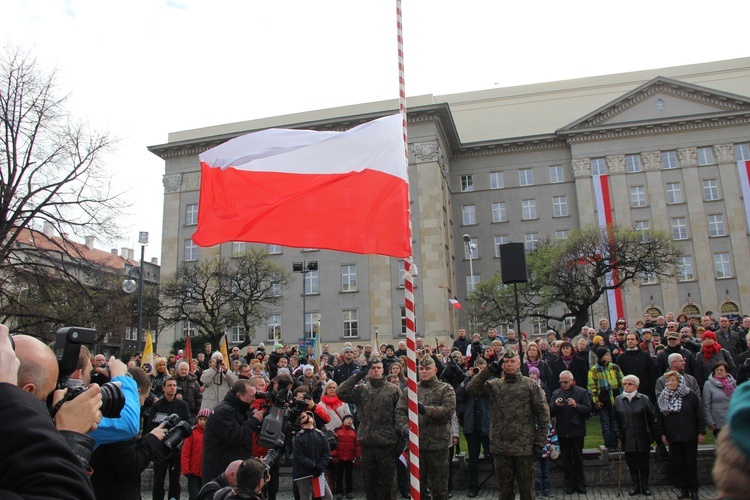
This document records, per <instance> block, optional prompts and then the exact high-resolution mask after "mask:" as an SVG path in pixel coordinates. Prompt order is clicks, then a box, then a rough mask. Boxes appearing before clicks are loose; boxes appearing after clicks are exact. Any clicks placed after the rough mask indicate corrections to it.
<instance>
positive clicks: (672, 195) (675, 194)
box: [630, 179, 719, 208]
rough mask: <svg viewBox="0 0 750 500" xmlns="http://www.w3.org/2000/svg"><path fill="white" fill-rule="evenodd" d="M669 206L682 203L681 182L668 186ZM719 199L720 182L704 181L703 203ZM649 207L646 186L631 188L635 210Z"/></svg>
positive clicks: (668, 184) (632, 203)
mask: <svg viewBox="0 0 750 500" xmlns="http://www.w3.org/2000/svg"><path fill="white" fill-rule="evenodd" d="M666 193H667V205H674V204H677V203H682V202H683V201H684V197H683V196H682V185H681V184H680V183H679V182H668V183H667V184H666ZM718 199H719V181H718V180H716V179H706V180H704V181H703V201H716V200H718ZM647 205H648V199H647V197H646V186H632V187H631V188H630V206H631V207H633V208H640V207H645V206H647Z"/></svg>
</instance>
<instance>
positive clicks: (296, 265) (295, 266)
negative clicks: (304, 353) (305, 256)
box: [292, 260, 318, 339]
mask: <svg viewBox="0 0 750 500" xmlns="http://www.w3.org/2000/svg"><path fill="white" fill-rule="evenodd" d="M317 270H318V261H316V260H311V261H310V262H292V271H293V272H295V273H302V338H303V339H304V338H305V332H306V330H305V319H307V309H306V307H307V304H306V303H305V295H306V293H305V276H306V275H307V273H309V272H311V271H317ZM312 335H313V332H312V327H311V331H310V336H311V337H312Z"/></svg>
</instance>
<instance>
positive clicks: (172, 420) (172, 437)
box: [162, 413, 193, 451]
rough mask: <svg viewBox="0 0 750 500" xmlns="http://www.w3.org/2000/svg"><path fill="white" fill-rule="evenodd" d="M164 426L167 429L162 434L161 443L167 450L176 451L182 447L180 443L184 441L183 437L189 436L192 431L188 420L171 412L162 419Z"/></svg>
mask: <svg viewBox="0 0 750 500" xmlns="http://www.w3.org/2000/svg"><path fill="white" fill-rule="evenodd" d="M163 423H164V428H165V429H169V430H168V431H167V434H166V435H165V436H164V440H163V441H162V444H163V445H164V447H165V448H166V449H168V450H169V451H178V450H180V449H181V448H182V444H183V443H184V442H185V438H187V437H190V435H191V434H192V433H193V428H192V427H191V426H190V423H189V422H185V421H184V420H181V419H180V416H179V415H178V414H176V413H172V414H171V415H170V416H168V417H167V418H165V419H164V420H163Z"/></svg>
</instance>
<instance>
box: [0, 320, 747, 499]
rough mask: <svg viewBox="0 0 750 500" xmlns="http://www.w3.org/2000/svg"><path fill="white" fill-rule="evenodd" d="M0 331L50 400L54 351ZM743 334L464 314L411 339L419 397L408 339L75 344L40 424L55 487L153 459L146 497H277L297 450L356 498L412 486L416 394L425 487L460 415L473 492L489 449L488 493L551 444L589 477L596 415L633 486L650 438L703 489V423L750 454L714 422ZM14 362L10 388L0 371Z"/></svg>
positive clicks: (321, 490)
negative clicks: (152, 351) (111, 385)
mask: <svg viewBox="0 0 750 500" xmlns="http://www.w3.org/2000/svg"><path fill="white" fill-rule="evenodd" d="M6 340H7V341H9V342H10V341H11V340H12V341H13V343H14V345H13V349H14V350H15V354H11V355H12V356H13V357H14V359H17V360H20V368H19V367H16V368H15V370H16V371H17V376H16V377H15V379H13V378H11V377H10V376H9V375H8V376H6V379H7V380H6V379H4V380H2V382H6V384H2V385H0V390H2V391H4V392H7V393H8V394H7V398H8V399H7V400H8V401H12V402H13V404H18V405H25V407H26V410H25V411H26V412H27V413H39V412H40V408H41V409H42V410H43V411H44V412H46V411H47V408H46V407H45V406H44V404H43V403H42V402H45V401H47V399H48V396H49V395H50V393H51V392H53V390H54V389H55V380H56V378H57V372H56V370H55V367H56V358H55V355H54V353H53V351H52V350H51V349H50V348H49V347H47V346H46V345H44V344H42V343H41V342H39V341H37V340H36V339H32V338H31V337H26V336H23V335H17V336H13V337H11V336H8V335H7V329H4V327H0V347H4V345H3V342H4V341H6ZM436 340H437V339H436ZM749 347H750V317H748V318H743V319H741V320H740V321H738V322H735V324H731V322H730V321H729V319H728V318H726V317H721V318H719V319H718V321H714V320H713V317H712V316H711V315H710V314H706V316H704V317H702V318H700V319H699V320H696V319H694V318H690V319H688V318H685V317H678V318H677V319H676V320H672V318H670V317H661V316H660V317H658V318H655V319H653V320H652V318H650V317H649V315H648V314H647V315H645V317H644V318H643V319H642V320H638V321H637V322H636V323H635V326H634V327H632V328H629V327H628V324H627V322H626V321H625V320H624V319H619V320H618V321H617V322H616V324H615V327H614V329H611V328H610V325H609V322H608V321H607V320H606V319H602V320H601V321H600V322H599V324H598V328H593V327H584V328H583V329H582V331H581V333H580V335H578V336H576V337H575V338H561V336H560V335H559V334H558V333H557V332H555V331H552V330H550V331H549V332H547V334H546V335H545V336H541V337H538V338H535V339H530V338H527V336H526V335H525V334H523V333H521V334H516V332H515V331H513V330H507V331H505V332H504V334H503V335H501V334H499V333H498V332H497V330H495V329H493V328H490V329H489V330H487V332H486V334H484V335H480V334H478V333H474V334H473V335H471V337H470V338H469V337H468V336H467V332H466V330H465V329H464V328H461V329H459V330H458V332H457V336H456V338H455V339H454V340H453V342H451V343H449V344H444V343H438V344H437V345H434V346H433V345H429V344H428V343H427V342H425V341H424V339H422V338H420V337H418V338H417V339H416V346H415V355H416V359H417V376H418V384H417V391H416V396H417V403H416V406H413V402H411V401H410V400H409V396H408V392H407V390H406V385H407V383H406V377H405V373H406V355H407V353H406V344H405V342H403V341H402V342H399V343H398V344H397V345H395V346H394V345H389V344H383V345H381V346H376V349H373V347H372V346H371V345H369V344H366V345H363V346H360V345H350V344H346V345H345V346H344V347H343V348H342V350H341V352H340V353H335V352H332V351H331V350H330V347H329V346H328V345H327V344H323V345H322V346H321V350H320V352H316V350H315V349H313V348H309V349H304V350H302V351H300V349H299V348H298V347H297V346H289V345H283V344H275V345H273V346H269V349H266V347H265V346H264V345H263V344H262V343H261V344H259V345H258V346H257V347H254V346H248V347H247V348H246V349H245V352H242V351H241V350H240V349H239V348H237V347H235V348H233V349H232V350H231V353H230V354H229V355H228V359H224V356H223V355H222V354H221V353H220V352H214V351H213V349H212V346H211V344H206V345H205V346H204V349H203V351H202V352H200V353H198V354H197V355H196V357H195V359H186V358H183V356H182V354H183V352H182V351H180V352H178V353H177V354H176V355H169V356H167V357H157V358H156V359H155V361H154V363H153V366H154V371H153V373H152V374H151V375H150V376H149V375H146V373H145V371H144V370H142V369H141V368H140V367H139V361H140V360H139V359H138V357H134V358H133V359H131V361H130V363H128V365H129V366H126V365H125V364H124V363H122V362H120V361H118V360H115V359H114V358H111V359H110V360H109V361H108V362H107V360H105V358H104V356H102V355H97V356H91V353H90V352H89V351H88V350H87V349H86V348H85V347H82V348H81V354H80V356H79V363H78V367H77V368H76V370H75V371H74V372H73V373H72V374H71V378H76V379H79V380H81V382H82V384H83V385H84V386H88V387H89V389H88V390H86V391H85V392H83V394H82V395H79V396H78V397H77V398H75V399H72V400H69V401H66V402H65V403H64V404H62V406H60V405H59V404H58V408H57V412H56V415H55V419H54V420H49V422H48V425H42V426H41V427H38V428H37V429H36V432H37V434H38V436H37V437H36V439H44V440H45V446H46V441H50V446H51V449H52V450H53V453H52V456H56V455H57V456H58V458H60V461H59V463H57V464H56V465H55V467H56V470H57V471H58V472H57V474H58V475H60V476H62V475H65V476H66V479H65V480H62V479H61V480H60V481H61V484H62V486H61V487H60V489H59V490H57V489H55V494H54V495H53V496H54V497H56V498H123V499H124V498H140V475H141V473H142V471H143V470H145V468H146V467H147V466H148V465H149V463H151V462H153V464H154V466H153V469H154V480H153V491H152V495H153V498H154V499H156V500H163V499H164V498H165V494H166V498H169V499H172V498H180V494H181V491H180V477H181V476H185V477H186V478H187V485H188V494H189V497H190V498H191V499H212V498H258V499H265V498H268V499H275V498H276V495H277V493H278V488H279V467H280V466H282V465H290V466H291V467H292V476H293V479H294V482H293V484H294V492H295V498H302V499H305V500H307V499H311V498H328V499H330V498H333V497H336V498H337V499H341V498H344V497H346V498H352V497H353V494H354V491H353V490H354V488H353V474H354V470H355V469H357V468H360V469H361V473H362V475H363V484H364V493H365V495H366V497H367V498H368V499H380V498H388V499H392V498H395V497H397V496H398V495H399V494H400V495H401V496H402V497H404V498H409V497H410V483H409V477H408V471H407V459H406V458H405V455H404V450H405V449H406V448H407V441H408V439H409V429H410V425H409V424H410V410H411V411H414V412H415V413H416V415H417V418H418V424H419V465H420V475H421V482H420V484H421V488H422V492H421V493H422V495H425V497H428V496H429V497H430V498H433V499H435V500H442V499H447V498H449V497H450V496H452V491H453V487H454V484H453V478H452V475H453V474H452V464H453V459H454V456H455V454H456V453H458V452H459V451H460V450H459V428H462V429H463V434H464V436H465V439H466V445H467V449H466V450H465V452H466V455H467V462H468V469H469V470H468V472H469V474H468V484H467V485H462V487H464V488H466V487H468V496H469V497H470V498H473V497H476V496H478V495H479V491H480V489H481V487H482V485H483V483H481V482H480V481H479V479H480V478H479V463H480V461H481V460H482V459H484V460H489V461H491V462H492V464H493V467H494V471H495V480H496V482H497V487H498V488H499V490H500V498H501V499H510V498H514V495H515V493H516V492H518V493H520V495H521V498H522V499H530V498H535V497H537V496H538V497H542V496H546V497H549V496H553V492H552V487H551V484H550V479H549V471H550V462H551V461H556V462H557V463H558V464H560V465H561V466H562V468H563V472H564V478H565V486H564V491H565V493H566V494H571V493H576V492H577V493H580V494H585V493H586V491H587V483H586V474H585V468H584V460H583V446H584V439H585V437H586V429H587V425H586V422H587V420H588V419H590V418H591V417H592V416H596V417H597V418H598V419H599V422H600V424H601V432H602V440H603V442H604V444H605V446H606V447H607V448H608V449H609V452H610V453H622V454H623V457H624V461H625V463H626V464H627V467H628V469H629V472H630V480H631V484H632V487H631V488H630V490H629V493H630V495H633V496H634V495H639V494H641V495H645V496H649V495H651V488H650V484H649V479H650V470H649V469H650V468H649V463H650V462H649V455H650V452H651V450H652V449H653V448H654V447H661V448H663V449H666V450H667V454H668V457H669V464H670V471H671V473H670V477H672V478H673V480H674V486H675V487H676V488H677V498H698V494H699V487H700V485H699V483H698V477H699V476H698V473H697V449H698V444H699V443H702V442H703V439H704V437H705V434H706V432H707V431H708V430H710V431H712V432H713V434H714V435H715V436H716V437H717V439H718V440H719V442H720V443H726V444H724V445H723V446H724V447H725V448H726V449H730V450H732V451H733V452H734V453H735V455H737V456H739V457H743V456H744V457H745V458H748V457H747V455H743V454H744V453H745V452H747V451H748V450H747V445H746V443H747V441H744V442H737V440H735V439H732V436H729V437H727V434H732V432H733V431H731V430H730V431H729V432H727V431H725V430H724V429H727V428H730V427H731V422H732V421H734V422H738V420H737V415H746V411H747V410H743V409H742V408H741V409H740V410H737V408H736V407H737V406H738V403H736V400H737V398H738V397H737V394H741V393H743V391H744V393H745V394H746V393H747V388H748V387H750V384H745V385H742V383H743V382H745V381H747V379H748V378H749V377H748V376H749V375H750V360H748V358H749V356H750V350H749V349H748V348H749ZM2 353H3V355H4V356H6V355H7V352H6V350H3V351H2ZM11 353H13V351H11ZM11 355H7V359H5V358H2V359H0V362H2V363H3V364H2V368H3V371H6V370H7V371H8V372H11V371H13V366H12V360H11ZM16 356H17V357H16ZM10 380H13V382H12V385H15V386H17V387H18V388H20V392H13V390H12V389H11V388H7V387H5V386H6V385H7V383H11V382H10ZM109 381H117V382H120V384H121V386H122V388H123V393H124V398H125V406H124V408H123V410H122V412H121V413H122V414H121V416H120V418H102V414H101V412H100V411H98V406H97V404H101V395H100V394H99V387H100V386H101V385H102V384H105V383H107V382H109ZM63 394H64V391H56V392H55V395H54V397H53V399H56V400H59V399H61V398H62V396H63ZM29 397H31V398H32V399H33V400H34V401H35V403H33V405H32V402H31V401H30V400H29ZM745 399H747V397H746V398H745ZM16 402H17V403H16ZM743 404H745V405H747V404H748V403H747V401H745V402H744V403H743ZM32 406H33V408H32ZM274 408H277V409H278V408H281V412H280V413H279V412H275V411H274ZM743 411H744V412H745V413H743ZM279 414H280V415H281V417H280V418H278V419H277V415H279ZM47 415H49V413H47ZM290 415H291V417H290ZM29 418H32V417H29ZM36 418H37V419H38V418H40V417H39V416H38V415H37V416H36ZM733 418H734V420H733ZM170 420H174V421H173V422H171V423H169V421H170ZM175 422H186V423H187V424H185V426H187V427H188V429H191V432H185V435H184V436H182V437H178V438H177V439H175V438H174V436H172V434H173V433H174V432H173V430H169V429H172V428H173V427H174V426H175ZM735 427H737V430H736V432H738V433H740V432H745V433H747V430H746V429H744V430H743V428H740V426H735ZM183 428H184V427H183ZM141 429H142V431H141ZM53 435H54V439H51V438H50V436H53ZM170 436H172V437H170ZM30 449H31V450H32V451H33V447H32V448H30ZM717 463H719V462H717ZM721 463H722V464H723V467H724V469H731V468H733V467H734V468H736V467H744V466H746V464H745V463H744V462H742V461H741V460H739V461H738V460H735V461H727V460H725V461H724V462H721ZM727 464H728V465H727ZM15 467H18V465H16V466H15ZM53 469H54V468H53ZM72 469H75V473H72V472H71V470H72ZM78 469H80V470H78ZM10 470H14V469H10ZM86 470H88V471H89V472H92V473H91V474H90V477H89V474H87V473H86ZM52 474H53V476H52V477H56V476H55V475H54V472H53V473H52ZM721 477H724V476H721ZM726 477H728V478H731V479H732V480H735V479H736V478H735V477H734V476H731V475H726ZM66 488H69V491H68V490H67V489H66ZM165 488H166V491H165ZM0 490H3V491H4V490H8V491H12V492H14V493H19V495H20V496H21V497H23V486H22V485H20V484H19V483H18V482H17V481H16V482H13V481H10V480H9V479H8V478H6V479H5V480H3V481H2V482H1V483H0ZM83 490H86V491H85V492H83Z"/></svg>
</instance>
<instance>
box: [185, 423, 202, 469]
mask: <svg viewBox="0 0 750 500" xmlns="http://www.w3.org/2000/svg"><path fill="white" fill-rule="evenodd" d="M204 431H205V429H204V428H202V427H201V426H199V425H196V426H195V428H193V433H192V434H191V435H190V437H188V438H186V439H185V443H184V444H183V445H182V474H183V475H184V476H187V475H188V474H192V475H194V476H198V477H201V476H202V475H203V472H202V468H201V462H203V433H204Z"/></svg>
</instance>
